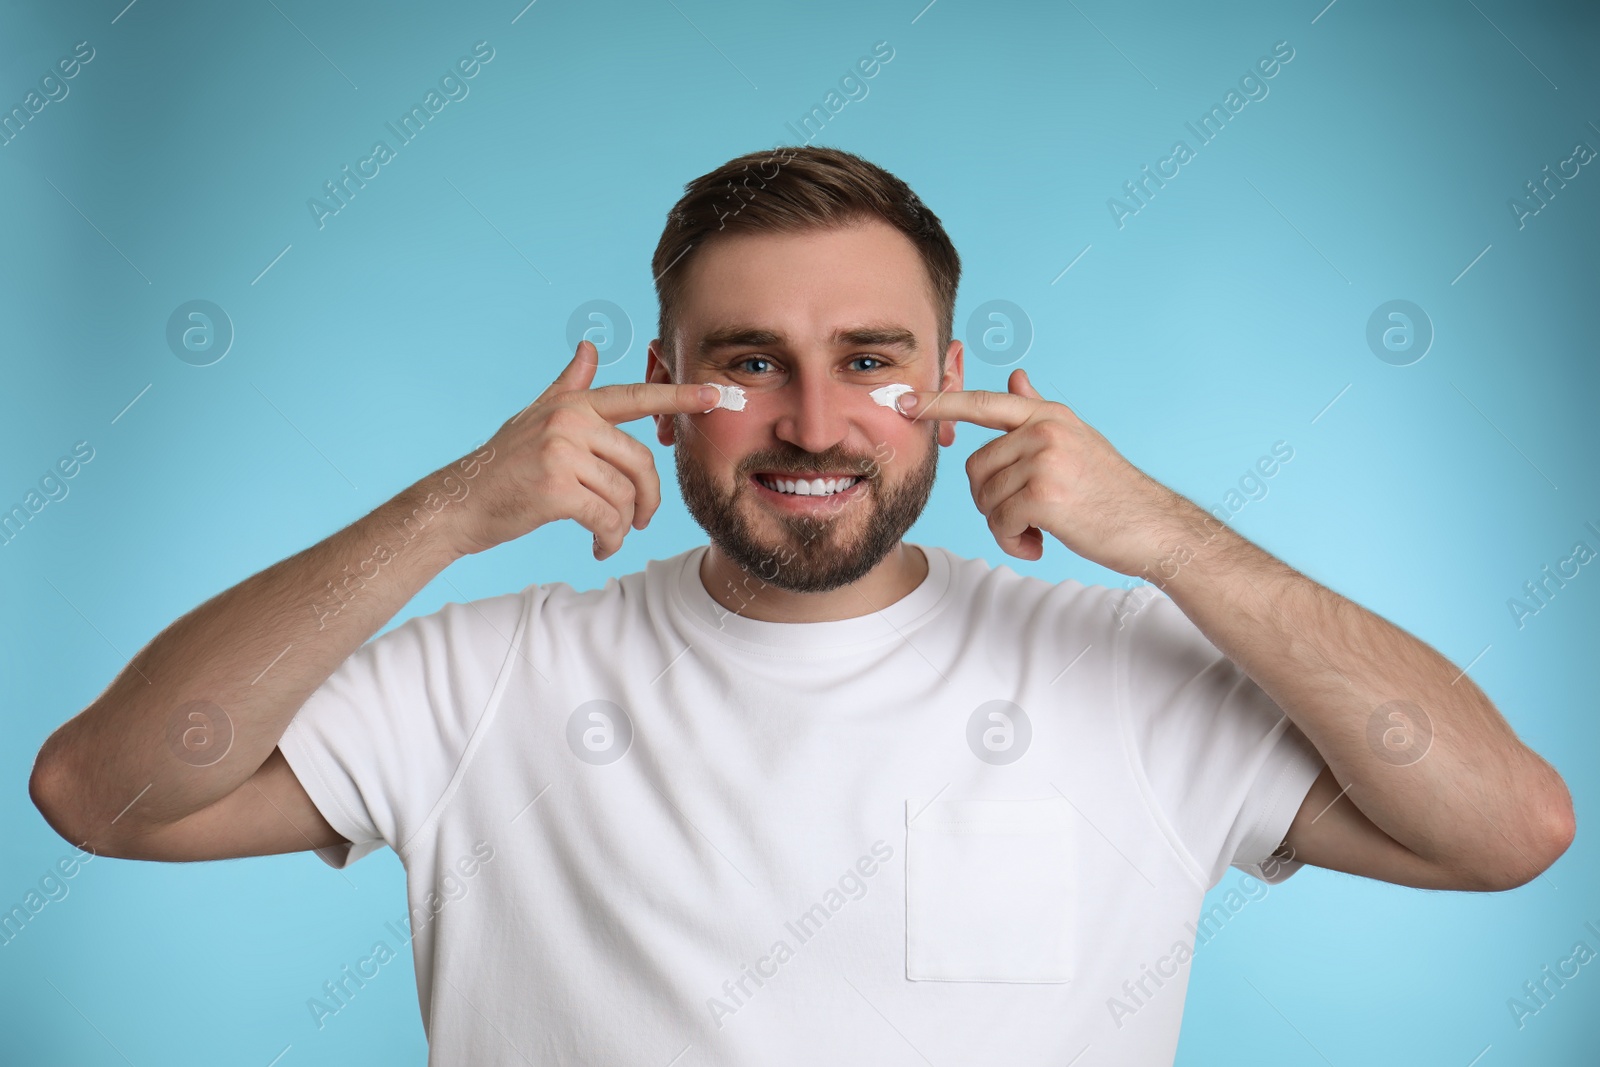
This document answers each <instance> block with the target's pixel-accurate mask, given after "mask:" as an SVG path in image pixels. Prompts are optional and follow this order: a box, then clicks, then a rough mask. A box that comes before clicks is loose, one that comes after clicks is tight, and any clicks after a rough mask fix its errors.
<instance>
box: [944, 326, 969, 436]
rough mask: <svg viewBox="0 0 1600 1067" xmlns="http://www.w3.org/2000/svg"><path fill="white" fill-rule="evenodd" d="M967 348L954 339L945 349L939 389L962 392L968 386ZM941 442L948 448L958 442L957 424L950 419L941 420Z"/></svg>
mask: <svg viewBox="0 0 1600 1067" xmlns="http://www.w3.org/2000/svg"><path fill="white" fill-rule="evenodd" d="M965 354H966V350H965V349H964V347H963V346H962V344H961V342H960V341H957V340H955V339H952V340H951V341H950V347H949V348H947V349H945V354H944V376H943V377H942V378H940V379H939V391H940V392H944V393H955V392H960V391H961V390H962V389H964V388H966V386H964V385H963V384H962V382H963V381H964V379H965V370H966V366H965V364H964V362H963V357H964V356H965ZM939 443H940V444H941V445H943V446H944V447H946V448H949V447H950V446H951V445H953V444H955V443H956V424H955V422H954V421H953V420H950V419H941V420H939Z"/></svg>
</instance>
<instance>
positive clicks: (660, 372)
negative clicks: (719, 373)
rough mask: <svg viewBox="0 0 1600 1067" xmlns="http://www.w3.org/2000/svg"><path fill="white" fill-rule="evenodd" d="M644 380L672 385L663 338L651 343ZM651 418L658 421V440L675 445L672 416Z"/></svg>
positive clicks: (675, 436)
mask: <svg viewBox="0 0 1600 1067" xmlns="http://www.w3.org/2000/svg"><path fill="white" fill-rule="evenodd" d="M644 380H645V381H647V382H664V383H666V384H668V385H671V384H672V375H671V374H670V373H668V371H667V365H666V362H665V361H664V360H663V359H662V358H661V338H659V337H656V338H653V339H652V340H651V341H650V347H649V349H648V354H647V355H646V357H645V362H644ZM651 418H653V419H655V420H656V440H657V441H660V442H661V443H662V444H664V445H670V444H673V443H674V442H675V441H676V440H677V434H676V432H675V431H674V430H673V427H672V416H671V415H652V416H651Z"/></svg>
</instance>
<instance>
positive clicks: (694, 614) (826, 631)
mask: <svg viewBox="0 0 1600 1067" xmlns="http://www.w3.org/2000/svg"><path fill="white" fill-rule="evenodd" d="M901 543H902V544H904V545H914V546H915V547H917V548H920V549H922V554H923V555H924V556H925V557H926V558H927V561H928V573H927V575H926V576H925V577H924V578H923V579H922V581H921V582H920V583H919V584H918V585H917V587H916V588H915V589H913V590H911V592H909V593H907V594H906V595H905V596H903V597H901V598H900V599H899V600H896V601H895V602H894V603H892V604H888V605H886V606H884V607H882V608H880V609H878V610H877V611H872V612H868V613H867V614H865V615H858V616H856V617H855V618H853V619H836V620H834V621H832V622H764V621H762V620H759V619H750V618H746V617H745V616H743V615H740V614H738V613H736V612H733V611H730V610H728V609H727V608H725V607H723V606H722V605H721V604H720V603H718V602H717V601H716V600H715V599H714V598H713V597H712V596H711V594H710V593H709V592H708V591H707V590H706V587H705V585H704V584H702V583H701V581H700V563H701V561H702V560H703V559H704V558H705V554H706V552H707V551H708V550H709V549H710V546H709V545H700V546H699V547H697V548H694V549H691V550H689V551H687V552H685V553H683V555H682V557H681V560H682V561H681V564H680V566H679V568H678V573H677V575H676V576H675V580H674V581H673V582H671V583H670V584H671V587H672V589H673V593H674V596H673V598H672V599H673V602H674V606H676V607H677V608H678V609H679V610H680V611H682V612H683V614H684V615H685V616H686V617H687V618H688V619H689V620H690V621H691V622H692V623H693V624H694V625H695V627H696V628H697V629H698V630H700V631H701V632H702V633H705V634H706V635H708V636H710V637H712V638H714V639H716V640H718V641H721V642H724V643H727V644H733V645H742V646H745V647H748V648H752V649H759V650H770V649H784V650H786V651H790V652H792V651H795V650H800V649H828V650H834V649H843V648H849V649H858V648H863V647H871V646H873V645H876V644H880V643H882V642H884V641H889V640H895V639H898V638H899V637H900V636H901V635H902V634H903V633H904V632H905V631H906V630H908V629H909V628H911V627H912V626H913V625H914V624H916V623H917V622H918V620H920V619H921V618H922V617H923V616H925V615H928V614H930V613H931V612H933V611H934V610H935V609H936V608H937V607H938V606H939V604H940V603H941V602H942V601H943V600H944V598H945V594H946V593H947V592H948V591H949V588H950V560H949V557H948V556H947V555H946V554H945V552H944V551H943V550H942V549H940V548H938V547H937V546H932V547H930V546H928V545H924V544H921V543H919V542H914V541H902V542H901ZM753 583H755V584H754V588H755V589H759V588H760V586H759V579H753Z"/></svg>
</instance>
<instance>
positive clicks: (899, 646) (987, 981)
mask: <svg viewBox="0 0 1600 1067" xmlns="http://www.w3.org/2000/svg"><path fill="white" fill-rule="evenodd" d="M907 543H908V544H910V543H911V542H907ZM916 547H918V548H920V549H922V551H923V552H924V553H925V555H926V557H927V560H928V575H927V578H926V580H924V581H923V582H922V584H921V585H919V586H918V587H917V588H916V589H915V590H914V591H913V592H911V593H910V594H909V595H907V596H905V597H904V598H902V599H901V600H899V601H896V602H895V603H893V604H889V605H887V606H883V607H881V608H880V609H879V610H876V611H869V612H868V613H867V614H863V615H861V616H859V617H857V618H852V619H845V620H842V621H838V622H821V623H799V624H784V623H770V622H759V621H755V620H752V619H748V618H745V617H743V616H742V615H739V614H733V613H729V612H728V611H727V610H726V609H724V608H723V607H721V605H720V604H719V603H718V602H717V601H715V600H713V599H712V597H711V596H710V594H709V593H707V592H706V589H705V587H704V586H703V585H702V583H701V581H700V577H699V566H700V560H701V557H702V555H703V553H704V552H705V550H706V546H704V545H702V546H698V547H696V548H694V549H690V550H687V551H685V552H682V553H680V554H679V555H676V556H673V557H671V558H670V559H665V560H654V561H651V562H650V563H649V564H648V565H647V566H646V568H645V570H644V571H642V572H636V573H633V574H628V575H625V576H623V577H620V578H612V579H610V580H608V581H607V582H606V584H605V586H604V587H603V588H601V589H597V590H590V591H585V592H577V591H574V590H573V589H572V588H571V587H570V586H569V585H567V583H565V582H555V583H552V584H548V585H532V586H529V587H527V588H526V589H524V590H522V591H521V592H519V593H511V594H506V595H503V596H497V597H491V598H487V599H484V600H478V601H475V602H473V603H470V604H465V605H463V604H450V605H447V606H446V607H445V608H443V609H441V610H440V611H438V612H436V613H434V614H432V615H428V616H423V617H419V618H413V619H411V620H409V621H407V622H405V623H403V624H402V625H400V626H398V627H396V628H394V629H393V630H392V631H390V632H388V633H385V634H383V635H382V636H380V637H377V638H375V639H373V640H372V641H370V642H368V643H367V644H366V645H364V646H363V647H362V648H360V649H358V650H357V651H356V652H355V653H354V654H353V655H352V656H351V657H350V658H349V659H348V660H346V661H345V662H344V663H343V664H342V665H341V666H340V667H339V668H338V670H336V671H335V672H334V674H333V675H332V676H331V677H330V678H329V679H328V681H327V682H326V683H325V684H324V685H322V686H321V687H320V688H318V689H317V691H316V692H315V693H313V694H312V696H311V697H310V699H309V700H308V701H307V702H306V704H305V706H304V707H303V708H302V709H301V710H300V712H299V713H298V714H297V715H296V716H295V718H294V720H293V721H292V722H291V723H290V725H289V728H288V730H287V732H286V733H285V734H284V737H283V739H282V741H281V742H280V743H279V747H280V748H281V749H282V750H283V753H284V755H285V757H286V758H287V759H288V762H289V764H290V766H291V767H292V768H293V769H294V772H295V774H296V775H297V776H298V777H299V779H300V781H301V782H302V783H303V784H304V786H305V789H306V791H307V792H308V793H309V794H310V796H311V799H312V800H313V801H314V802H315V803H316V805H317V807H318V808H319V809H320V810H321V811H322V813H323V814H324V815H325V816H326V817H327V819H328V822H329V823H331V824H332V825H333V827H334V828H335V829H337V830H338V831H339V832H340V833H341V834H343V835H344V836H345V837H347V838H349V839H350V841H351V842H352V845H351V846H339V847H338V848H334V849H326V850H321V851H320V852H319V855H320V856H321V857H322V858H323V860H324V861H326V862H327V863H329V864H330V865H332V866H335V867H344V866H347V865H349V864H350V863H352V862H354V861H355V860H357V859H359V858H360V857H362V856H365V855H366V854H367V853H369V852H371V851H373V850H374V849H376V848H378V847H379V846H380V845H384V844H387V845H389V846H390V847H392V848H393V849H394V850H395V851H396V852H397V853H398V854H399V856H400V858H401V859H402V861H403V862H404V864H405V869H406V880H407V890H408V898H409V902H410V906H411V919H412V921H411V926H410V929H409V930H406V929H404V928H401V927H399V926H398V925H395V924H391V926H390V929H389V934H390V936H387V937H385V938H384V939H383V942H382V948H381V950H380V947H379V946H378V945H375V946H374V951H373V953H372V955H371V956H369V957H368V958H367V959H365V960H363V961H361V962H360V963H358V964H357V966H356V968H355V970H354V971H351V972H350V975H348V976H345V978H344V981H343V982H342V986H341V988H342V989H343V990H344V995H346V996H354V995H356V993H357V991H358V989H359V983H360V974H357V972H360V973H361V974H365V975H367V976H369V977H370V976H371V975H373V974H375V973H376V968H377V967H378V966H379V965H380V964H381V963H382V962H387V960H388V959H389V958H392V956H393V955H394V954H396V953H398V952H400V951H403V950H404V946H405V944H406V938H407V937H409V938H410V944H411V948H412V952H413V959H414V962H415V965H416V975H417V985H418V997H419V1001H420V1005H421V1009H422V1020H423V1027H424V1029H425V1031H426V1033H427V1035H428V1040H429V1048H430V1054H429V1060H428V1062H429V1064H430V1065H452V1067H453V1065H465V1064H472V1065H490V1064H508V1065H509V1064H521V1065H525V1064H530V1063H536V1064H546V1063H549V1064H554V1063H583V1064H591V1065H601V1064H662V1065H664V1064H668V1063H671V1064H673V1065H674V1067H690V1065H697V1064H730V1065H731V1064H751V1063H763V1064H797V1065H798V1064H804V1065H807V1067H812V1065H815V1064H819V1063H873V1064H891V1063H905V1064H911V1063H922V1062H923V1058H922V1057H926V1058H927V1059H930V1060H934V1061H935V1062H940V1063H976V1062H983V1063H1004V1064H1009V1065H1014V1067H1033V1065H1039V1067H1043V1065H1046V1064H1049V1065H1051V1067H1061V1065H1063V1064H1066V1063H1069V1062H1071V1063H1074V1064H1075V1067H1091V1065H1094V1064H1132V1063H1137V1064H1141V1065H1149V1064H1170V1063H1171V1061H1172V1058H1173V1056H1174V1054H1175V1050H1176V1047H1177V1041H1178V1027H1179V1022H1180V1019H1181V1017H1182V1012H1183V1003H1184V993H1185V989H1186V986H1187V980H1188V966H1187V961H1188V957H1189V951H1190V949H1192V946H1193V945H1194V942H1195V926H1194V923H1195V921H1196V919H1197V918H1198V915H1199V908H1200V903H1201V898H1202V896H1203V895H1204V893H1205V891H1206V890H1207V889H1208V888H1210V887H1211V886H1213V885H1215V884H1217V882H1219V881H1220V880H1221V878H1222V876H1223V875H1224V874H1225V873H1226V871H1227V869H1228V867H1229V865H1230V864H1232V865H1234V866H1236V867H1239V868H1240V869H1243V870H1247V871H1250V872H1251V873H1254V874H1256V875H1257V876H1261V877H1264V872H1262V871H1261V869H1260V868H1259V867H1253V866H1252V865H1256V864H1260V863H1262V862H1263V861H1266V860H1267V859H1268V857H1269V855H1270V854H1271V853H1272V852H1273V850H1274V849H1275V848H1276V847H1277V846H1278V845H1279V843H1280V842H1281V841H1282V839H1283V837H1284V834H1285V833H1286V831H1287V829H1288V826H1289V823H1290V821H1291V820H1292V819H1293V817H1294V814H1295V812H1296V810H1297V809H1298V807H1299V805H1300V803H1301V801H1302V799H1303V798H1304V797H1305V794H1306V792H1307V790H1308V789H1309V787H1310V785H1311V782H1312V780H1313V779H1314V778H1315V777H1316V775H1317V773H1318V772H1319V771H1320V770H1321V768H1322V766H1323V761H1322V759H1321V757H1320V756H1319V755H1318V754H1317V752H1316V750H1315V749H1314V748H1313V747H1312V746H1311V745H1310V743H1309V742H1308V741H1307V740H1306V738H1305V736H1304V735H1303V734H1302V733H1301V732H1300V731H1299V730H1298V728H1296V727H1295V726H1294V724H1293V723H1291V722H1290V721H1289V720H1288V719H1287V718H1286V717H1285V716H1284V715H1283V713H1282V711H1281V710H1280V709H1279V708H1278V707H1277V706H1276V705H1275V704H1273V703H1272V701H1271V700H1270V699H1268V697H1267V696H1266V695H1265V694H1264V693H1263V692H1262V690H1261V689H1260V688H1259V687H1258V686H1257V685H1256V684H1255V683H1254V682H1253V681H1252V680H1251V679H1250V678H1249V677H1248V676H1247V675H1245V674H1244V673H1243V671H1242V670H1240V669H1239V668H1238V667H1237V666H1236V665H1235V664H1234V663H1233V662H1232V661H1230V660H1228V659H1227V658H1226V657H1224V656H1223V655H1222V654H1221V653H1220V652H1219V651H1218V650H1217V649H1216V647H1215V646H1213V645H1212V644H1211V643H1210V642H1209V641H1208V640H1207V639H1206V638H1205V636H1204V635H1203V634H1202V633H1201V632H1200V630H1199V629H1198V628H1197V627H1195V626H1194V625H1193V624H1192V623H1191V622H1190V621H1189V620H1188V618H1187V617H1186V616H1185V615H1184V614H1183V613H1182V612H1181V611H1180V610H1179V609H1178V607H1177V606H1176V605H1175V604H1174V603H1173V602H1172V601H1171V600H1170V599H1169V598H1168V597H1166V596H1164V595H1160V594H1158V593H1156V592H1155V591H1154V590H1152V589H1150V588H1148V587H1145V588H1141V589H1138V590H1125V589H1112V588H1109V587H1106V586H1085V585H1083V584H1081V583H1079V582H1076V581H1072V580H1067V581H1063V582H1060V583H1051V582H1047V581H1044V580H1042V579H1039V578H1034V577H1030V576H1024V575H1019V574H1017V573H1016V572H1014V571H1012V570H1011V569H1010V568H1009V567H1006V566H1000V567H992V566H991V565H990V564H989V563H988V562H987V561H985V560H983V559H964V558H962V557H960V556H956V555H954V554H953V553H951V552H949V551H948V550H946V549H943V548H939V547H937V546H929V545H917V546H916ZM748 583H749V585H748V587H749V589H750V590H751V591H752V592H751V594H750V595H754V590H756V589H758V587H759V585H760V581H759V579H757V578H754V577H752V578H750V579H748ZM868 607H869V606H868V605H866V604H863V608H864V609H867V608H868ZM1296 866H1297V864H1294V863H1287V864H1282V865H1278V866H1276V867H1275V868H1274V869H1273V870H1272V871H1271V872H1270V873H1271V874H1272V877H1271V878H1270V880H1271V881H1273V882H1277V881H1282V880H1283V878H1286V877H1288V875H1289V874H1291V873H1292V872H1293V870H1294V869H1295V868H1296ZM380 955H381V956H382V957H383V958H382V959H378V958H377V957H378V956H380ZM340 996H341V993H340V988H333V987H330V988H329V990H328V995H326V996H325V997H323V998H321V1003H322V1004H323V1006H324V1008H323V1011H325V1012H326V1014H332V1013H333V1012H336V1011H338V1010H339V1009H340V1007H341V1005H342V1003H343V1001H342V1000H341V999H340ZM312 1010H313V1014H314V1015H318V1017H319V1018H323V1019H325V1018H326V1014H323V1011H319V1009H318V1008H317V1007H316V1006H315V1005H312ZM1080 1054H1081V1058H1078V1059H1074V1057H1078V1056H1080Z"/></svg>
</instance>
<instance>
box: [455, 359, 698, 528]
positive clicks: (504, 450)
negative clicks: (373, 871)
mask: <svg viewBox="0 0 1600 1067" xmlns="http://www.w3.org/2000/svg"><path fill="white" fill-rule="evenodd" d="M598 357H599V353H598V351H597V350H596V349H595V346H594V345H593V344H592V343H591V342H589V341H580V342H579V343H578V351H577V353H576V354H575V355H574V356H573V357H572V362H570V363H568V364H567V366H566V369H564V370H563V371H562V372H561V374H560V375H558V376H557V378H556V380H555V381H554V382H552V383H551V384H550V387H549V388H548V389H546V390H545V391H544V392H543V393H541V394H540V395H539V398H538V399H537V400H535V401H534V402H533V403H531V404H529V405H528V406H527V407H525V408H523V409H522V410H521V411H519V412H517V414H515V415H513V416H512V417H511V418H510V419H508V420H507V421H506V422H505V424H504V425H503V426H501V427H500V429H499V430H498V431H496V433H495V435H494V436H493V437H491V438H490V439H489V441H488V443H487V445H486V447H488V448H491V449H492V450H493V451H492V452H491V453H490V458H489V460H488V461H487V462H485V463H484V465H483V470H482V472H481V473H480V474H479V475H478V476H477V477H476V478H475V479H474V481H473V486H472V492H471V493H470V495H468V496H467V497H466V498H465V499H464V500H463V501H462V507H461V509H460V510H459V512H457V513H456V515H455V516H454V517H453V521H452V538H453V540H454V543H455V547H456V550H457V551H459V552H460V553H461V554H463V555H470V554H471V553H474V552H482V551H484V550H485V549H488V548H493V547H494V546H495V545H498V544H501V543H502V542H505V541H511V540H514V539H516V538H518V537H521V536H523V535H524V534H527V533H531V532H532V531H534V530H536V529H538V528H539V527H541V526H543V525H544V524H545V523H547V522H553V521H555V520H556V519H575V520H576V521H577V522H578V524H579V525H580V526H583V527H584V528H586V529H588V530H589V531H590V532H591V533H593V534H594V542H595V543H594V556H595V559H605V558H606V557H608V556H610V555H612V554H614V553H615V552H616V551H617V550H618V549H620V548H621V547H622V539H623V537H625V536H626V535H627V532H628V530H629V528H630V527H631V528H634V529H639V530H642V529H644V528H645V527H646V526H647V525H649V523H650V519H651V517H652V516H653V515H654V514H655V512H656V509H657V508H658V507H660V506H661V481H660V479H659V478H658V477H657V476H656V468H655V458H654V456H652V455H651V452H650V449H649V448H647V447H646V446H645V445H643V444H641V443H640V442H639V441H638V440H636V439H635V438H633V437H631V436H630V435H628V434H627V433H624V432H623V431H622V430H619V429H617V424H618V423H623V422H630V421H632V420H634V419H642V418H644V417H645V416H646V415H676V414H699V413H702V412H705V411H707V410H709V409H711V408H712V407H714V406H715V405H716V403H717V400H718V394H717V391H716V390H715V389H711V388H710V387H709V386H697V385H668V384H665V383H660V382H636V383H633V384H630V385H603V386H601V387H600V388H598V389H591V388H590V383H591V382H593V381H594V372H595V369H596V367H598V366H599V358H598ZM702 389H704V390H707V393H706V394H705V395H702V394H701V390H702Z"/></svg>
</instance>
